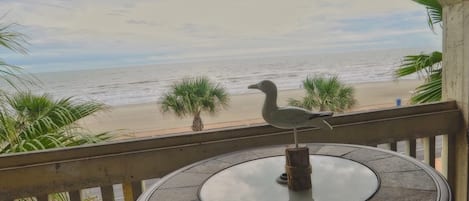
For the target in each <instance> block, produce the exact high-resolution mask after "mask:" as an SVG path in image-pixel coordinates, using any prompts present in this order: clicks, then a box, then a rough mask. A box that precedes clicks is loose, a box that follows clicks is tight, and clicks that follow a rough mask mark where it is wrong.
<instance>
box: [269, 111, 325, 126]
mask: <svg viewBox="0 0 469 201" xmlns="http://www.w3.org/2000/svg"><path fill="white" fill-rule="evenodd" d="M272 117H273V118H274V119H275V120H278V121H283V122H289V123H291V124H300V123H303V122H306V121H309V120H310V119H313V118H316V117H319V115H317V114H315V113H311V112H310V111H308V110H305V109H302V108H293V107H282V108H279V109H278V110H275V111H273V112H272Z"/></svg>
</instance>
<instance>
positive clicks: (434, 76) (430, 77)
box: [394, 0, 443, 104]
mask: <svg viewBox="0 0 469 201" xmlns="http://www.w3.org/2000/svg"><path fill="white" fill-rule="evenodd" d="M413 1H415V2H417V3H419V4H421V5H424V6H425V7H426V9H427V14H428V25H429V27H430V28H431V29H432V30H434V25H435V24H441V22H442V16H443V9H442V7H441V5H440V3H439V2H438V0H413ZM442 58H443V54H442V53H441V52H438V51H435V52H432V53H431V54H423V53H422V54H419V55H409V56H405V57H404V61H403V63H402V65H400V66H399V68H398V69H397V70H395V71H394V73H395V76H396V77H397V78H400V77H404V76H407V75H411V74H419V75H422V76H424V77H425V83H424V84H422V85H421V86H418V87H417V88H416V89H415V92H414V94H413V95H412V98H411V103H412V104H418V103H428V102H435V101H440V100H441V93H442V78H441V76H442V74H441V73H442Z"/></svg>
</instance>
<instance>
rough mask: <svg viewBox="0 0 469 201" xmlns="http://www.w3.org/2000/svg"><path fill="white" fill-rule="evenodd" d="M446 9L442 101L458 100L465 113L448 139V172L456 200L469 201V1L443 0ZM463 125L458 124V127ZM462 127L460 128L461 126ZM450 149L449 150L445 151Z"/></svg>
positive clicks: (441, 0) (441, 1)
mask: <svg viewBox="0 0 469 201" xmlns="http://www.w3.org/2000/svg"><path fill="white" fill-rule="evenodd" d="M439 1H440V3H441V5H442V8H443V65H442V69H443V71H442V99H443V100H456V102H457V104H458V106H459V108H460V109H461V111H462V116H463V121H464V122H463V124H462V126H460V127H462V128H461V129H459V132H457V133H451V134H449V135H448V136H447V139H446V142H445V143H444V144H443V146H446V145H447V149H448V153H447V156H448V159H447V163H446V164H444V163H443V165H447V167H446V171H447V176H448V180H449V184H450V185H451V187H452V190H453V194H454V200H456V201H467V200H468V176H469V175H468V144H467V135H466V130H467V126H468V116H469V55H468V53H469V1H467V0H439ZM459 123H460V122H455V126H458V124H459ZM459 125H460V124H459ZM445 138H446V137H445ZM445 149H446V148H445Z"/></svg>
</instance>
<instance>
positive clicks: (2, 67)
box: [0, 24, 32, 88]
mask: <svg viewBox="0 0 469 201" xmlns="http://www.w3.org/2000/svg"><path fill="white" fill-rule="evenodd" d="M12 26H13V24H9V25H2V24H0V47H4V48H6V49H9V50H11V51H13V52H17V53H21V54H26V53H27V49H26V48H25V47H24V45H25V44H27V42H26V40H25V36H24V35H23V34H21V33H19V32H16V31H14V30H12ZM20 74H21V68H20V67H18V66H15V65H11V64H8V63H6V62H5V61H3V60H2V59H1V58H0V77H1V78H2V79H3V80H4V81H6V82H7V83H8V84H10V86H13V87H15V88H16V85H15V84H14V83H13V81H12V79H11V78H14V79H15V80H18V81H21V82H22V83H25V82H26V83H32V81H31V80H27V79H22V78H21V77H20V76H19V75H20Z"/></svg>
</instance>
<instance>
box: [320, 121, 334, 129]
mask: <svg viewBox="0 0 469 201" xmlns="http://www.w3.org/2000/svg"><path fill="white" fill-rule="evenodd" d="M322 122H323V123H324V125H326V126H327V128H326V129H328V130H329V131H332V129H334V128H333V127H332V125H331V124H329V122H327V121H326V120H322Z"/></svg>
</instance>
